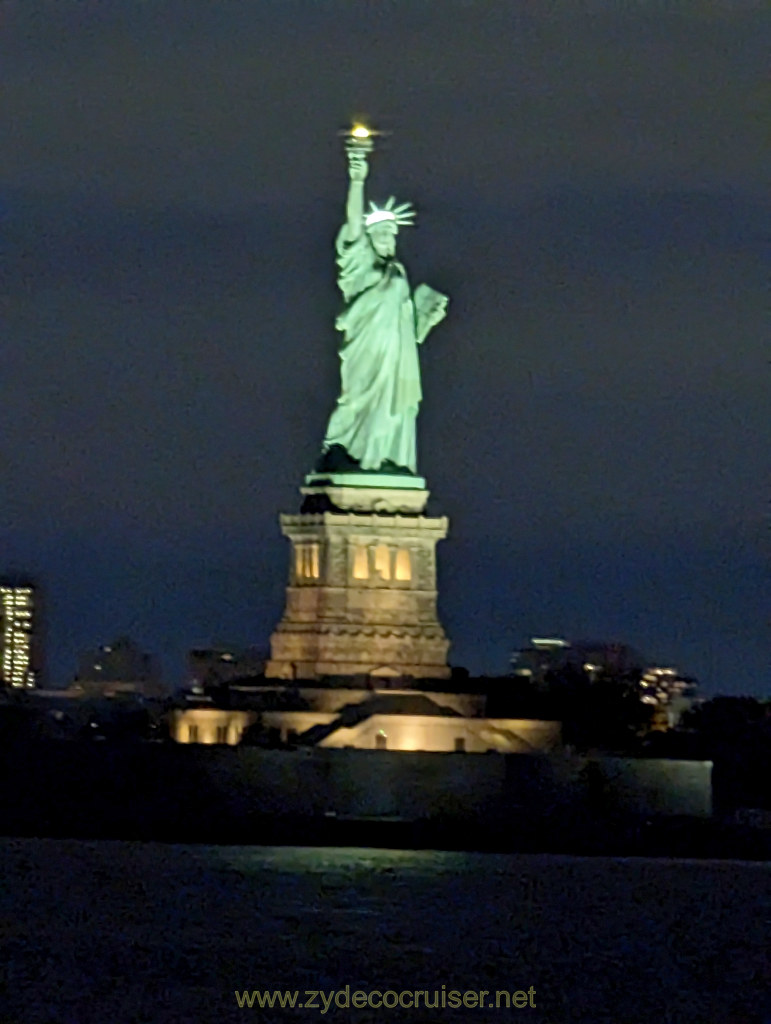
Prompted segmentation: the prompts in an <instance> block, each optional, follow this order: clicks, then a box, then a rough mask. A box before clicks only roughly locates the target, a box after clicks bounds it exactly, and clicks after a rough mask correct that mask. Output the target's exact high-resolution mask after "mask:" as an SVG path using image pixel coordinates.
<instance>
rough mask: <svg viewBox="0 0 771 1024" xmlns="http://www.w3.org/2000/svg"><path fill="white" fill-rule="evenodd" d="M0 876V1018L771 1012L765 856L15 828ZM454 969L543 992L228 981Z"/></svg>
mask: <svg viewBox="0 0 771 1024" xmlns="http://www.w3.org/2000/svg"><path fill="white" fill-rule="evenodd" d="M0 878H2V883H1V887H0V936H1V942H2V952H1V953H0V972H1V973H2V975H3V981H4V983H5V984H4V986H3V989H2V990H0V991H4V994H3V996H2V997H1V998H2V999H3V1000H4V1001H5V1006H4V1007H3V1009H2V1011H0V1020H2V1022H3V1024H10V1022H13V1024H36V1022H46V1024H49V1022H57V1024H58V1022H62V1024H69V1022H73V1024H75V1022H77V1024H117V1022H124V1021H126V1022H132V1024H138V1022H144V1021H147V1022H153V1024H182V1022H185V1024H188V1022H209V1021H211V1022H215V1021H216V1022H218V1024H227V1022H230V1021H239V1022H242V1024H243V1022H245V1021H249V1020H252V1021H255V1022H256V1021H258V1020H259V1021H268V1022H271V1021H279V1020H287V1021H323V1020H337V1021H343V1020H346V1021H347V1020H353V1021H359V1022H364V1021H376V1020H377V1021H383V1020H392V1021H404V1020H406V1021H412V1020H414V1021H432V1022H433V1021H448V1022H450V1021H458V1020H470V1021H475V1022H480V1024H481V1022H486V1021H490V1022H493V1021H494V1022H496V1024H500V1022H503V1021H508V1020H510V1019H512V1018H513V1019H516V1020H527V1021H538V1022H539V1024H563V1022H591V1024H603V1022H608V1024H611V1022H612V1024H636V1022H638V1021H639V1022H645V1024H648V1022H656V1024H668V1022H678V1024H679V1022H683V1024H686V1022H687V1024H722V1022H732V1024H736V1022H742V1024H750V1022H751V1024H761V1022H768V1021H770V1020H771V1013H770V1012H769V1000H768V995H767V993H768V991H769V989H771V961H770V960H769V954H768V951H767V950H768V946H769V937H770V935H769V933H770V931H771V927H770V924H771V865H766V864H754V863H745V862H735V861H734V862H730V861H722V862H718V861H701V862H699V861H663V860H643V859H635V858H632V859H614V858H591V859H590V858H571V857H563V856H521V855H489V854H460V853H438V852H432V851H415V852H412V851H391V850H361V849H297V848H269V847H265V848H263V847H214V846H171V845H168V846H166V845H161V844H154V843H148V844H142V843H123V842H105V841H99V842H82V841H74V840H73V841H70V840H63V841H62V840H37V839H19V840H12V839H5V840H0ZM443 983H444V984H445V985H446V989H447V990H449V989H458V990H460V991H464V990H467V989H473V990H479V989H488V990H490V992H495V991H496V990H498V989H506V990H509V991H514V990H520V989H528V988H529V987H530V986H533V987H534V988H535V995H534V1001H535V1004H536V1005H535V1008H525V1009H514V1008H513V1007H512V1008H511V1009H508V1010H507V1009H504V1008H498V1009H489V1008H481V1009H480V1008H464V1009H461V1010H452V1009H450V1008H449V1007H448V1008H446V1009H441V1008H438V1009H426V1008H423V1007H421V1008H420V1009H417V1010H410V1009H400V1008H397V1009H373V1008H362V1009H335V1008H331V1009H329V1011H328V1012H327V1013H326V1014H322V1013H321V1012H320V1010H315V1009H302V1010H301V1009H297V1008H295V1009H293V1010H290V1009H284V1010H280V1009H273V1010H267V1009H266V1010H262V1011H260V1010H258V1009H251V1010H250V1009H247V1008H243V1009H240V1008H239V1007H238V1006H237V1004H236V999H235V991H236V990H238V991H243V990H253V989H287V990H294V989H297V990H300V991H301V996H300V998H301V999H302V998H303V994H304V992H305V990H317V989H321V990H324V991H325V992H327V991H329V990H332V989H340V988H342V987H343V986H345V985H346V984H348V985H350V987H351V990H352V991H353V990H356V989H362V990H372V989H378V990H381V991H382V990H388V989H392V990H394V991H396V992H401V991H404V990H415V989H429V991H431V992H433V990H434V989H441V985H442V984H443ZM429 999H430V1000H431V1001H433V996H432V995H430V996H429Z"/></svg>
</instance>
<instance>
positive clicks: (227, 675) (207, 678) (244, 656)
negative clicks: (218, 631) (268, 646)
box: [187, 645, 267, 690]
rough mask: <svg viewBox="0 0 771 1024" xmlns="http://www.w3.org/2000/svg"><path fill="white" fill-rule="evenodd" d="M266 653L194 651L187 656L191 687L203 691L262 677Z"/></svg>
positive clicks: (222, 648) (219, 649)
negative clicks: (235, 681) (239, 680)
mask: <svg viewBox="0 0 771 1024" xmlns="http://www.w3.org/2000/svg"><path fill="white" fill-rule="evenodd" d="M266 660H267V652H266V651H264V650H262V649H261V648H258V647H238V646H227V645H222V646H212V647H196V648H194V649H193V650H191V651H188V653H187V671H188V679H189V682H190V683H191V684H192V685H193V687H196V688H200V689H203V690H206V689H208V688H210V687H213V686H219V685H221V684H222V683H229V682H230V681H231V680H233V679H248V678H254V677H255V676H261V675H262V674H263V673H264V671H265V662H266Z"/></svg>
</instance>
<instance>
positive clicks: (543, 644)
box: [511, 637, 698, 731]
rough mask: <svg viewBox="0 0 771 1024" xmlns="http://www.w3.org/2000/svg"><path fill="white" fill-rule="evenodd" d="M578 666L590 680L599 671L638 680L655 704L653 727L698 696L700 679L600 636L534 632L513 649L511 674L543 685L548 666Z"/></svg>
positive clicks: (664, 724)
mask: <svg viewBox="0 0 771 1024" xmlns="http://www.w3.org/2000/svg"><path fill="white" fill-rule="evenodd" d="M566 668H570V669H572V670H580V671H581V672H582V673H583V675H584V676H585V677H586V679H587V681H588V682H594V681H595V680H596V679H598V678H601V677H606V678H614V677H615V678H626V679H627V680H630V681H634V682H635V683H636V685H637V688H638V692H639V695H640V700H641V701H642V702H643V703H644V704H650V705H651V706H652V707H654V708H655V715H654V723H655V724H654V728H655V729H658V730H661V731H664V730H666V729H671V728H673V727H674V726H675V725H677V723H678V721H679V720H680V716H681V715H682V714H683V712H684V711H686V710H687V709H688V708H690V707H691V706H692V704H693V702H694V700H695V698H696V692H697V689H698V684H697V683H696V681H695V680H694V679H691V678H688V677H686V676H682V675H681V674H680V673H679V672H678V671H677V669H674V668H661V667H658V666H651V665H648V664H647V662H646V659H645V658H644V657H643V656H642V655H641V654H640V652H639V651H637V650H635V648H634V647H630V646H629V645H628V644H621V643H604V642H600V641H589V640H576V641H568V640H565V639H563V638H562V637H532V639H531V640H530V646H529V647H524V648H522V650H519V651H515V652H514V654H513V655H512V658H511V670H512V674H513V675H514V676H516V677H518V678H520V679H528V680H530V681H531V682H532V683H533V684H534V685H535V686H536V687H538V688H542V689H545V688H546V686H547V683H548V679H547V676H548V674H549V673H550V672H558V671H560V670H562V669H566Z"/></svg>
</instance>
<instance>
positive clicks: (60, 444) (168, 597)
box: [0, 0, 771, 693]
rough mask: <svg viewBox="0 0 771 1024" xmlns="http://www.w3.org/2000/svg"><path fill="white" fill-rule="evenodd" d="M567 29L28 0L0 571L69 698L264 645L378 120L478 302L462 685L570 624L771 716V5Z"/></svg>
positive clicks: (456, 298)
mask: <svg viewBox="0 0 771 1024" xmlns="http://www.w3.org/2000/svg"><path fill="white" fill-rule="evenodd" d="M546 6H547V5H543V6H541V5H537V4H536V5H529V4H513V3H510V2H508V0H507V2H501V3H496V2H494V0H486V2H481V0H480V2H477V3H475V2H471V0H467V2H461V0H442V3H436V2H432V3H428V2H420V0H414V2H388V0H378V2H377V3H369V2H365V0H361V2H357V3H355V4H353V3H342V2H340V3H336V2H333V0H330V2H329V3H324V4H320V3H315V2H314V3H312V2H310V0H308V2H297V0H281V2H275V3H274V2H269V0H260V2H244V0H239V2H237V3H236V2H228V0H225V2H220V3H217V4H211V3H208V2H203V0H185V2H184V3H181V2H171V0H147V2H142V3H139V2H136V3H132V2H125V0H123V2H120V3H119V2H117V0H116V2H113V3H110V2H100V3H96V2H75V0H72V2H69V0H59V2H57V3H56V4H49V3H38V2H36V0H25V2H24V3H14V2H8V0H6V2H4V3H3V2H0V43H1V48H2V62H1V63H0V88H1V89H2V94H3V106H2V111H0V133H1V135H0V137H2V139H3V140H4V141H3V146H2V147H0V247H1V248H0V255H1V257H2V263H1V264H0V327H1V328H2V339H3V344H2V349H0V353H1V355H0V415H1V416H2V422H3V429H2V431H0V481H2V501H1V502H0V544H1V545H2V549H1V551H2V553H1V554H0V563H2V566H3V567H7V568H18V569H24V570H28V571H31V572H35V573H38V574H39V575H40V576H41V577H42V578H43V579H44V581H45V583H46V587H47V592H48V607H49V652H50V662H51V668H52V673H53V676H54V678H55V679H56V680H57V681H64V680H65V679H66V678H67V677H68V676H69V675H71V674H72V672H73V671H74V668H75V654H76V652H77V651H78V650H79V649H81V648H84V647H89V646H92V645H93V644H95V643H98V642H101V641H105V640H109V639H111V638H113V637H114V636H115V635H117V634H119V633H122V632H129V633H131V634H132V635H134V636H135V637H136V638H137V639H139V640H140V641H141V642H143V643H144V644H145V645H147V647H148V648H150V649H152V650H155V651H158V652H159V653H160V654H161V657H162V659H163V661H164V663H165V665H166V667H167V670H168V674H169V676H171V677H172V678H176V677H177V676H178V675H179V673H180V670H181V660H182V654H183V652H184V651H185V650H186V648H187V647H189V646H192V645H195V644H200V643H205V642H208V641H210V640H217V639H223V640H227V641H229V642H243V643H255V644H264V643H266V642H267V639H268V636H269V634H270V631H271V629H272V628H273V626H274V624H275V622H276V621H277V620H278V618H279V616H280V613H281V609H282V602H283V586H284V582H285V569H286V562H287V552H286V550H285V547H284V544H285V541H284V540H283V539H282V538H281V536H280V534H279V530H278V523H277V515H278V512H279V511H294V510H296V509H297V507H298V501H299V496H298V494H297V487H298V486H299V484H300V482H301V478H302V475H303V474H304V473H305V472H306V471H307V470H308V469H309V468H310V466H311V464H312V462H313V460H314V457H315V454H316V450H317V448H318V445H319V443H320V441H321V437H322V435H323V430H324V426H325V423H326V419H327V417H328V414H329V412H330V410H331V406H332V404H333V402H334V399H335V396H336V388H337V360H336V354H335V345H336V337H335V332H334V330H333V327H332V323H333V318H334V315H335V312H336V309H337V305H338V297H337V295H336V292H335V288H334V262H333V252H332V240H333V237H334V233H335V230H336V228H337V226H338V221H339V218H340V216H341V213H342V207H343V203H344V197H345V187H346V182H345V168H344V163H343V160H342V158H341V155H340V151H339V140H338V139H337V137H336V135H335V133H336V131H337V129H338V128H340V127H343V126H345V125H346V123H347V122H348V120H349V118H350V116H351V115H352V114H354V113H365V114H369V115H370V116H371V117H372V119H373V120H374V121H375V122H376V123H378V124H380V125H381V126H383V127H385V128H388V129H389V130H391V131H392V132H393V135H391V136H390V137H389V139H388V141H387V142H386V143H385V144H384V145H383V146H382V149H381V151H380V152H378V153H377V154H376V155H375V157H374V168H373V172H372V175H371V182H370V194H371V195H372V196H373V197H374V198H376V199H380V200H382V199H384V198H385V197H386V196H388V195H389V194H395V195H396V196H397V197H399V198H400V199H410V200H412V201H413V202H415V204H416V206H417V207H418V211H419V226H418V227H417V228H416V229H414V230H413V231H409V230H408V229H405V231H403V232H402V235H401V236H400V244H401V252H402V255H403V258H404V260H405V262H406V263H407V265H408V267H409V270H410V272H411V277H412V280H413V281H414V282H415V283H417V282H419V281H422V280H426V281H429V282H430V283H431V284H432V285H434V286H435V287H437V288H439V289H441V290H446V291H447V292H448V293H449V294H450V295H451V297H452V305H451V310H450V315H449V317H448V320H447V321H446V323H445V324H443V325H442V326H441V327H440V328H439V329H437V330H436V331H435V332H434V333H433V334H432V336H431V338H430V339H429V341H428V342H427V344H426V346H425V348H424V350H423V352H422V367H423V383H424V392H425V400H424V405H423V409H422V412H421V417H420V419H419V461H420V468H421V471H422V472H423V473H424V474H425V475H426V476H427V478H428V481H429V486H430V487H431V490H432V499H431V502H432V508H433V511H434V512H436V513H437V514H447V515H449V516H450V521H451V526H450V528H451V533H450V537H449V539H448V540H447V541H446V542H444V544H443V545H442V546H441V548H440V560H439V575H440V607H441V614H442V618H443V621H444V623H445V625H446V628H447V630H448V632H449V635H450V637H451V639H452V640H453V648H452V651H451V659H452V661H453V663H455V664H466V665H468V666H469V667H470V668H472V670H475V671H480V670H486V671H502V670H505V668H506V664H507V658H508V652H509V651H510V650H511V649H512V648H513V647H516V646H518V645H519V644H520V643H521V642H522V641H523V639H525V638H526V637H527V636H528V635H530V634H531V633H533V632H536V633H543V632H548V631H557V632H560V633H562V634H564V635H567V636H568V637H571V636H572V637H582V636H591V637H599V638H607V639H615V640H622V641H626V642H628V643H631V644H633V645H634V646H635V647H638V648H640V649H642V650H643V651H645V652H646V653H648V654H649V655H650V657H651V658H652V659H655V660H657V661H659V662H664V663H674V664H676V665H678V666H679V667H680V668H681V669H682V670H683V671H685V672H688V673H690V674H694V675H696V676H698V677H699V678H700V679H702V680H703V683H704V686H705V688H706V689H707V690H709V691H718V690H719V691H723V692H754V693H768V692H770V691H771V687H770V686H769V680H768V639H769V613H768V601H767V590H766V589H765V588H764V587H763V585H762V584H763V583H765V581H766V566H767V563H768V544H767V539H766V538H767V533H766V524H767V499H768V457H767V451H768V412H767V409H768V404H769V403H768V366H769V363H768V346H767V339H768V336H769V321H768V305H769V304H768V271H769V250H770V246H769V238H770V237H771V214H770V212H769V204H768V198H767V197H768V191H769V184H771V182H769V177H770V175H769V166H770V165H769V160H768V151H767V138H766V126H767V119H768V113H769V93H768V86H767V83H766V82H764V78H763V76H764V71H765V67H766V63H767V54H768V45H767V43H768V39H769V37H771V15H770V14H769V13H768V11H767V10H766V9H765V7H764V5H762V4H760V3H757V4H755V3H752V2H732V3H721V2H718V0H714V2H712V3H699V4H696V3H693V4H691V3H687V2H686V0H682V2H680V3H677V4H674V3H673V4H667V3H662V4H656V5H653V4H637V5H636V4H623V5H622V4H609V3H599V2H588V3H585V4H582V5H578V4H574V3H567V2H566V3H564V4H560V3H557V4H550V5H548V7H549V13H548V14H544V13H540V12H542V11H544V10H545V8H546ZM579 9H580V13H579Z"/></svg>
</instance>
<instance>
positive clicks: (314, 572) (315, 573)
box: [311, 544, 320, 580]
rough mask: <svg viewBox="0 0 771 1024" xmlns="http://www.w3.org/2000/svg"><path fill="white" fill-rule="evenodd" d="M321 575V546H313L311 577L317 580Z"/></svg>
mask: <svg viewBox="0 0 771 1024" xmlns="http://www.w3.org/2000/svg"><path fill="white" fill-rule="evenodd" d="M319 575H320V574H319V546H318V544H311V577H312V578H313V579H314V580H317V579H318V578H319Z"/></svg>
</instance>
